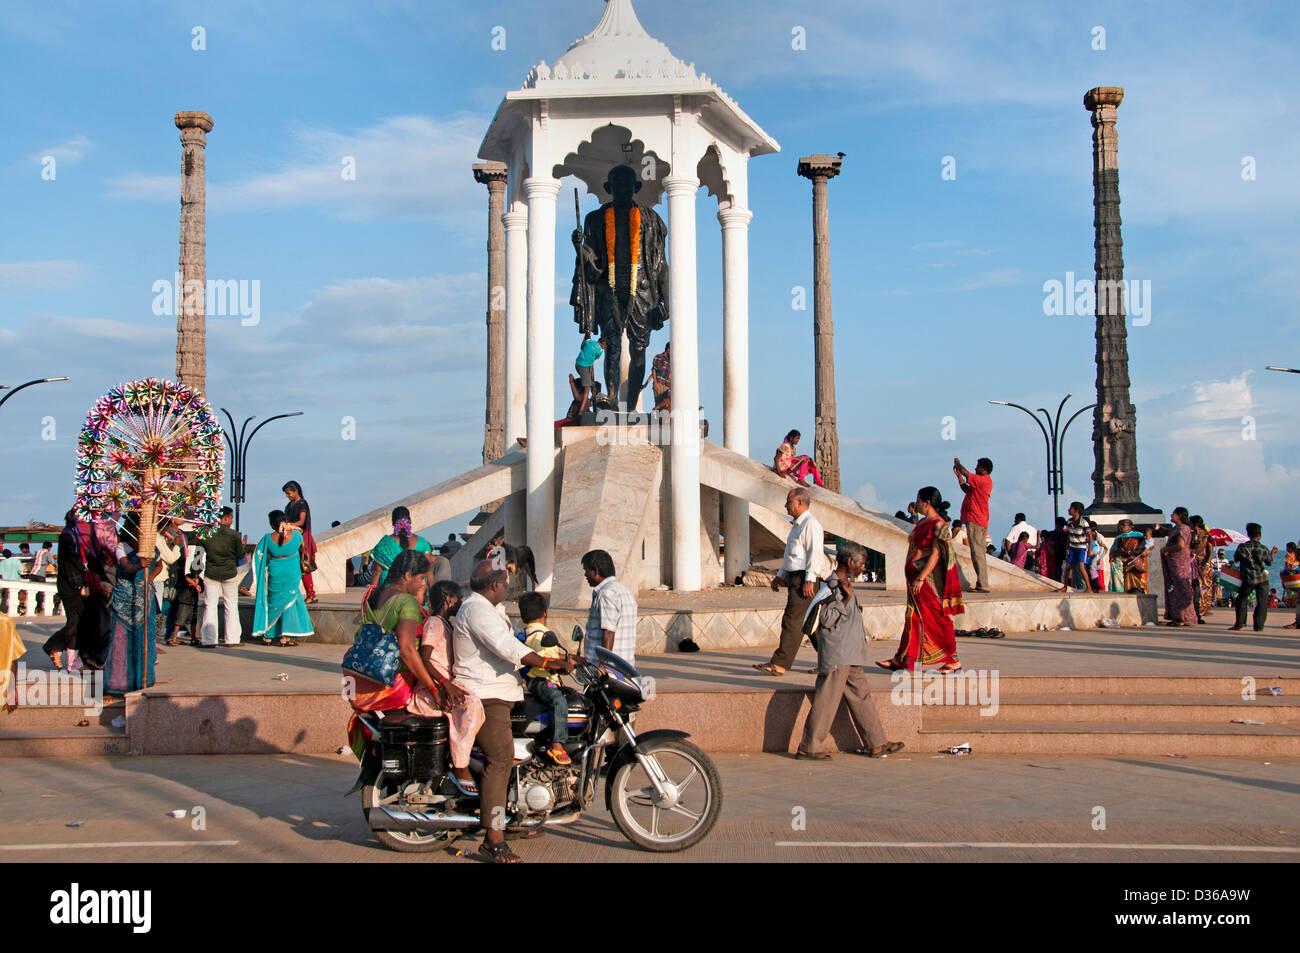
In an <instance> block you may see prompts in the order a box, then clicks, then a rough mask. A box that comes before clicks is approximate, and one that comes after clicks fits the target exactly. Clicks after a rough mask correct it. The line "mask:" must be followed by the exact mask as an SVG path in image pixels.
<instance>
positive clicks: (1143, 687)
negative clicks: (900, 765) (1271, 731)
mask: <svg viewBox="0 0 1300 953" xmlns="http://www.w3.org/2000/svg"><path fill="white" fill-rule="evenodd" d="M970 671H976V670H974V669H972V670H970ZM926 675H927V676H929V673H928V672H927V673H926ZM1243 676H1249V677H1250V678H1253V679H1254V685H1253V688H1254V691H1255V695H1256V697H1257V698H1264V697H1273V696H1268V695H1267V694H1266V692H1265V690H1266V689H1268V688H1280V689H1281V690H1282V695H1281V696H1279V697H1280V698H1291V699H1295V700H1300V678H1297V677H1296V676H1294V675H1292V676H1280V675H1264V674H1260V673H1257V672H1244V673H1243ZM1246 687H1247V686H1246V685H1245V684H1243V682H1242V676H1220V675H1007V674H1003V673H1001V672H999V677H998V693H999V695H1000V696H1001V697H1002V698H1003V699H1006V698H1008V697H1011V696H1016V697H1021V696H1050V697H1054V698H1062V699H1063V698H1065V697H1067V696H1071V695H1090V696H1091V695H1117V696H1122V695H1166V696H1168V695H1177V696H1189V697H1190V696H1202V697H1223V698H1236V699H1238V700H1244V699H1242V691H1243V690H1244V689H1245V688H1246Z"/></svg>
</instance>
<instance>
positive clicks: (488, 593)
mask: <svg viewBox="0 0 1300 953" xmlns="http://www.w3.org/2000/svg"><path fill="white" fill-rule="evenodd" d="M507 584H508V576H507V574H506V572H505V570H501V569H494V568H493V564H492V563H491V562H490V561H488V560H484V561H483V562H480V563H479V564H478V565H477V566H475V567H474V573H473V575H472V577H471V578H470V589H471V590H472V591H471V593H470V595H469V597H468V598H467V599H466V600H465V602H464V603H463V604H462V605H461V608H460V611H459V612H458V613H457V614H456V621H455V623H454V624H453V632H454V638H455V649H456V663H455V667H454V671H453V677H454V678H455V679H456V681H457V682H459V683H460V684H461V685H463V686H464V687H465V688H466V689H467V690H469V691H471V692H473V693H474V694H475V695H477V696H478V697H479V699H480V700H481V701H482V702H483V714H484V721H483V726H482V727H481V728H480V729H479V732H478V736H477V738H476V742H477V744H478V746H479V748H480V750H481V751H482V752H483V756H484V759H485V761H486V767H485V770H484V772H483V782H482V784H481V785H480V792H481V794H480V810H481V814H480V816H481V817H482V824H483V830H484V835H483V844H482V845H481V846H480V847H479V851H480V852H481V853H483V854H485V855H487V857H488V858H489V859H490V860H491V861H492V862H493V863H499V864H516V863H519V856H518V855H517V854H515V853H514V852H513V851H511V849H510V848H509V846H507V845H506V842H505V826H506V793H507V789H508V787H509V783H510V771H511V768H512V766H513V765H514V750H515V749H514V736H513V734H512V732H511V727H510V710H511V708H512V707H513V706H514V705H515V703H516V702H520V701H523V698H524V692H523V685H522V683H521V682H520V680H519V675H518V672H519V668H520V666H529V667H537V668H543V669H545V670H547V671H550V672H566V673H567V672H572V671H573V666H574V662H573V661H572V660H571V659H567V658H563V659H547V658H543V657H542V656H540V655H538V654H537V653H536V652H533V651H531V650H530V649H529V648H528V647H527V646H525V645H524V644H523V643H521V642H520V641H519V640H518V639H516V638H515V634H514V627H513V626H512V625H511V624H510V619H509V617H508V616H507V615H506V611H505V609H504V608H502V606H501V603H502V602H503V601H504V600H505V597H506V589H507Z"/></svg>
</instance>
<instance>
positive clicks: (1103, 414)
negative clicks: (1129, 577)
mask: <svg viewBox="0 0 1300 953" xmlns="http://www.w3.org/2000/svg"><path fill="white" fill-rule="evenodd" d="M1123 101H1124V90H1123V88H1121V87H1119V86H1098V87H1097V88H1095V89H1090V90H1088V92H1087V93H1086V94H1085V95H1084V97H1083V105H1084V108H1085V109H1087V110H1088V111H1089V112H1090V113H1091V114H1092V189H1093V195H1092V205H1093V220H1092V221H1093V228H1094V231H1095V235H1096V237H1095V239H1094V241H1093V247H1094V248H1095V249H1096V257H1095V260H1094V274H1095V282H1096V284H1095V289H1094V290H1095V291H1096V300H1097V315H1096V318H1097V332H1096V333H1097V406H1096V409H1094V410H1093V412H1092V414H1093V417H1092V446H1093V457H1094V462H1095V468H1094V470H1093V473H1092V485H1093V494H1094V499H1093V504H1092V506H1090V507H1089V508H1088V513H1089V515H1090V516H1094V515H1095V516H1096V518H1097V519H1096V521H1097V522H1098V523H1099V524H1100V526H1101V527H1102V528H1103V531H1105V530H1113V528H1114V524H1115V522H1117V521H1118V520H1119V519H1120V518H1121V517H1123V516H1128V517H1130V518H1132V519H1133V521H1134V523H1135V524H1137V525H1139V526H1142V525H1146V524H1150V523H1153V522H1159V521H1160V520H1161V518H1162V514H1161V513H1160V512H1159V511H1158V510H1155V509H1153V508H1152V507H1148V506H1144V505H1143V503H1142V501H1141V493H1140V492H1139V486H1138V467H1137V411H1136V409H1135V408H1134V406H1133V404H1132V402H1131V401H1130V400H1129V374H1128V328H1127V326H1126V324H1125V321H1126V316H1125V308H1124V292H1123V282H1124V240H1123V238H1122V237H1121V235H1120V215H1119V161H1118V142H1117V140H1116V137H1115V111H1116V108H1117V107H1118V106H1119V104H1120V103H1121V102H1123Z"/></svg>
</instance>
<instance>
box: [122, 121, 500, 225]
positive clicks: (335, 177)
mask: <svg viewBox="0 0 1300 953" xmlns="http://www.w3.org/2000/svg"><path fill="white" fill-rule="evenodd" d="M486 126H487V118H486V117H484V116H477V115H462V116H457V117H454V118H452V119H445V120H444V119H435V118H433V117H430V116H394V117H390V118H387V119H383V120H381V121H380V122H378V123H376V124H375V125H373V126H370V127H367V128H364V129H360V130H357V131H354V132H344V131H340V130H337V129H333V128H331V127H329V126H324V125H315V126H311V125H299V126H294V127H291V128H290V129H289V132H288V137H289V141H288V143H287V147H286V153H287V154H288V155H290V156H292V157H293V158H292V159H290V160H286V161H285V162H284V163H282V165H281V167H280V168H278V169H275V170H270V171H260V172H252V173H250V174H247V175H245V176H244V177H243V178H240V179H236V180H235V181H233V182H222V181H219V180H212V179H209V181H208V185H207V207H208V212H209V214H212V213H220V212H224V211H249V210H253V211H263V210H267V209H277V208H300V207H315V208H324V209H329V210H332V211H333V212H334V213H335V214H337V215H338V216H339V217H340V218H342V219H345V220H351V221H364V220H374V219H392V218H426V219H445V220H458V219H459V220H463V217H464V216H465V214H466V213H470V212H473V211H478V210H480V209H481V207H482V206H484V205H485V196H486V193H485V190H484V188H483V186H481V185H479V184H478V183H476V182H475V181H474V178H473V175H472V174H471V172H470V166H471V165H472V164H473V163H474V162H475V161H476V160H475V157H476V155H477V153H478V147H479V144H480V142H481V139H482V135H483V130H484V129H485V128H486ZM349 157H350V159H351V160H352V161H354V162H355V174H356V177H355V179H345V178H344V176H343V172H344V161H345V159H348V158H349ZM179 187H180V183H179V181H178V180H177V178H176V177H175V176H170V175H151V174H134V175H128V176H122V177H120V178H116V179H113V180H111V181H110V182H109V195H110V197H113V198H122V199H134V200H144V201H158V202H175V201H176V196H177V194H178V190H179Z"/></svg>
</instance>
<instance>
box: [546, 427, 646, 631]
mask: <svg viewBox="0 0 1300 953" xmlns="http://www.w3.org/2000/svg"><path fill="white" fill-rule="evenodd" d="M662 475H663V458H662V453H661V451H660V449H659V448H658V447H654V446H636V445H626V446H603V445H601V444H600V443H599V442H598V441H596V440H582V441H578V442H575V443H572V444H570V445H568V446H566V447H565V449H564V480H563V482H562V484H561V490H560V508H559V514H558V517H557V520H556V532H555V579H554V582H553V584H552V587H551V604H552V605H554V606H558V607H564V608H566V609H586V608H587V607H588V606H590V605H591V587H590V586H588V585H587V581H586V579H585V578H584V576H583V572H582V564H581V560H582V557H583V554H584V553H587V552H589V551H591V550H593V549H603V550H605V551H606V552H608V553H609V554H610V556H612V557H613V559H614V567H615V569H616V571H617V574H618V578H619V579H620V580H621V581H622V582H623V583H624V584H625V585H627V586H629V587H631V589H632V590H633V591H634V592H635V591H636V590H638V589H639V588H640V587H641V564H642V553H641V550H642V545H643V542H644V541H645V540H646V536H647V531H648V529H649V524H650V521H651V520H654V519H658V516H659V505H658V500H659V487H660V483H661V482H662Z"/></svg>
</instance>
